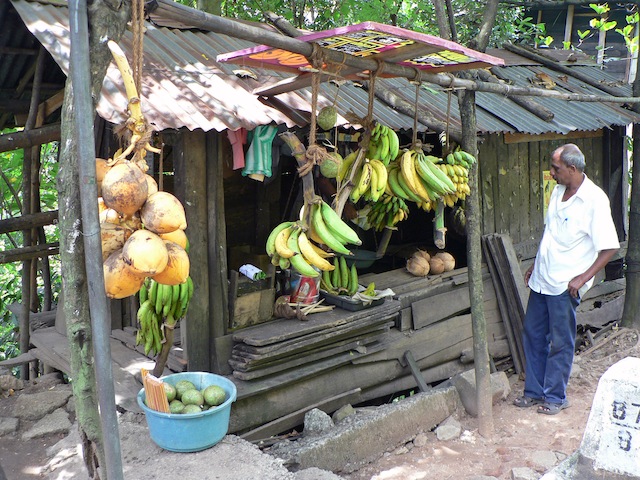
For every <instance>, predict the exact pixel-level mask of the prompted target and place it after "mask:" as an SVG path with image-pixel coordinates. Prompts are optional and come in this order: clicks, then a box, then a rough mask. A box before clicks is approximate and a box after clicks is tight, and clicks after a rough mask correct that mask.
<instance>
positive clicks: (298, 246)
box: [265, 201, 362, 278]
mask: <svg viewBox="0 0 640 480" xmlns="http://www.w3.org/2000/svg"><path fill="white" fill-rule="evenodd" d="M306 208H310V209H311V212H310V225H305V224H304V222H303V220H300V221H297V222H294V221H287V222H282V223H280V224H279V225H277V226H276V227H275V228H274V229H273V230H272V231H271V233H270V234H269V236H268V238H267V242H266V246H265V248H266V252H267V255H269V256H270V257H271V263H272V264H273V265H278V266H280V268H281V269H287V268H290V267H293V268H294V269H295V270H296V271H298V272H299V273H300V274H301V275H304V276H306V277H312V278H315V277H317V276H319V275H320V272H323V271H332V270H333V269H334V268H335V267H334V265H333V264H332V263H331V262H329V261H328V260H327V259H328V258H330V257H333V256H334V255H335V253H340V254H342V255H350V254H351V251H350V250H349V248H348V247H347V246H348V245H350V244H351V245H356V246H357V245H362V241H361V240H360V238H358V234H357V233H356V232H355V231H354V230H353V229H352V228H351V227H350V226H349V225H348V224H347V223H346V222H345V221H343V220H342V218H340V216H339V215H338V214H337V213H336V212H335V210H333V209H332V208H331V206H330V205H329V204H328V203H326V202H325V201H320V202H319V203H316V204H311V205H305V209H306ZM321 245H323V246H325V247H326V249H324V248H322V247H321ZM334 252H335V253H334Z"/></svg>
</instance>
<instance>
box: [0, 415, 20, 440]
mask: <svg viewBox="0 0 640 480" xmlns="http://www.w3.org/2000/svg"><path fill="white" fill-rule="evenodd" d="M19 425H20V420H19V419H18V418H15V417H0V437H2V436H4V435H9V434H12V433H16V432H17V431H18V426H19Z"/></svg>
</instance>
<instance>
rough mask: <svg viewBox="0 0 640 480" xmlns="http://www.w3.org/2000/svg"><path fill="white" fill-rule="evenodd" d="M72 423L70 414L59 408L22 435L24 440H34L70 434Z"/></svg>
mask: <svg viewBox="0 0 640 480" xmlns="http://www.w3.org/2000/svg"><path fill="white" fill-rule="evenodd" d="M70 429H71V422H70V421H69V414H68V413H67V412H66V411H65V410H64V409H63V408H58V409H57V410H55V411H54V412H53V413H50V414H49V415H45V416H44V417H43V418H42V419H40V420H39V421H38V422H36V423H35V424H34V425H33V426H32V427H31V428H30V429H29V430H27V431H26V432H24V433H23V434H22V440H31V439H32V438H37V437H44V436H45V435H52V434H57V433H64V434H67V433H69V430H70Z"/></svg>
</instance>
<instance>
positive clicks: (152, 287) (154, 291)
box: [149, 280, 158, 305]
mask: <svg viewBox="0 0 640 480" xmlns="http://www.w3.org/2000/svg"><path fill="white" fill-rule="evenodd" d="M157 295H158V282H156V281H155V280H150V283H149V300H151V303H152V304H153V305H155V304H156V296H157Z"/></svg>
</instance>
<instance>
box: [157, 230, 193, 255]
mask: <svg viewBox="0 0 640 480" xmlns="http://www.w3.org/2000/svg"><path fill="white" fill-rule="evenodd" d="M160 238H162V239H163V240H169V241H170V242H173V243H177V244H178V245H180V246H181V247H182V248H184V249H185V250H187V251H188V250H189V248H188V247H189V240H188V239H187V234H186V233H184V230H181V229H177V230H174V231H173V232H169V233H161V234H160Z"/></svg>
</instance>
